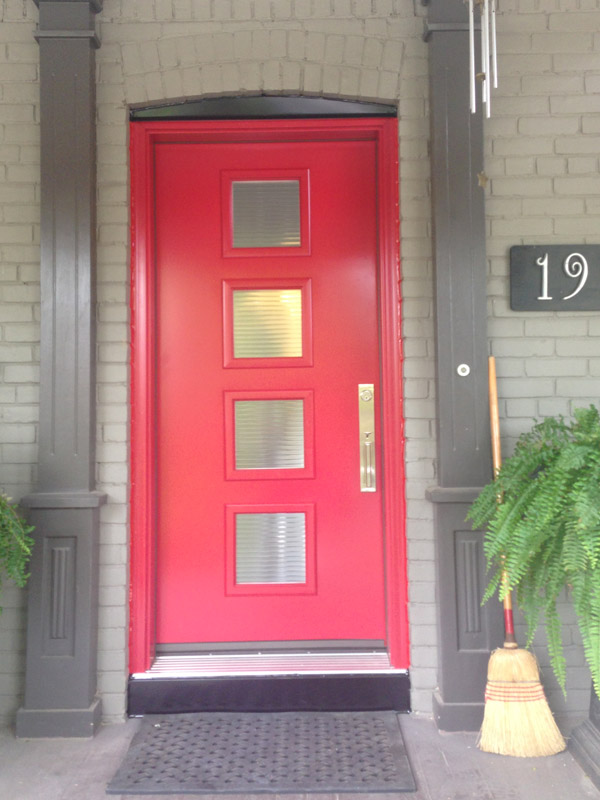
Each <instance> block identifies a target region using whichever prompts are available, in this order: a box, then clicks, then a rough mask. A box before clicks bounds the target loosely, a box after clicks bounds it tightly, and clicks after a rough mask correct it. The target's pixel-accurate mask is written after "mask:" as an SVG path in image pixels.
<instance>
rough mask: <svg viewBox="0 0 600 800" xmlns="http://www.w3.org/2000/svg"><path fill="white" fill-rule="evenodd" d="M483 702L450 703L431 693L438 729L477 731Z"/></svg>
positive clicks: (481, 718)
mask: <svg viewBox="0 0 600 800" xmlns="http://www.w3.org/2000/svg"><path fill="white" fill-rule="evenodd" d="M484 708H485V703H483V702H481V703H467V702H465V703H451V702H448V701H445V700H444V699H443V698H442V696H441V694H440V693H439V692H434V693H433V717H434V719H435V723H436V725H437V727H438V729H439V730H440V731H478V730H480V729H481V723H482V722H483V711H484Z"/></svg>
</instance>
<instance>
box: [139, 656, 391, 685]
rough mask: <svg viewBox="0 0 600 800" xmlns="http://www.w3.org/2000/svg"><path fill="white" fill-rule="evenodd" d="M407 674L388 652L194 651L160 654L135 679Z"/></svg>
mask: <svg viewBox="0 0 600 800" xmlns="http://www.w3.org/2000/svg"><path fill="white" fill-rule="evenodd" d="M394 673H395V674H405V673H406V670H399V669H395V668H394V667H392V666H391V664H390V659H389V656H388V654H387V653H386V652H382V651H377V652H372V653H364V652H362V653H351V652H348V653H194V654H177V655H173V654H169V655H159V656H157V658H156V660H155V661H154V663H153V665H152V667H151V668H150V669H149V670H148V671H147V672H138V673H134V674H133V675H132V676H131V677H132V678H133V679H134V680H152V679H156V678H211V677H219V676H244V675H246V676H253V677H259V676H284V675H360V674H363V675H364V674H369V675H379V674H388V675H389V674H394Z"/></svg>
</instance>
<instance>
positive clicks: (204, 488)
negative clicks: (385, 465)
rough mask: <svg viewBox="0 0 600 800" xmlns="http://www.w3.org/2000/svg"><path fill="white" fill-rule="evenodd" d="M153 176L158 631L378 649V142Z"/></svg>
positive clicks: (244, 157) (323, 145)
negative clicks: (370, 644) (347, 643)
mask: <svg viewBox="0 0 600 800" xmlns="http://www.w3.org/2000/svg"><path fill="white" fill-rule="evenodd" d="M265 138H268V137H265ZM154 170H155V173H154V177H155V194H154V204H155V205H154V236H155V240H154V246H155V264H156V366H155V368H156V491H157V511H156V531H157V533H156V536H157V541H156V581H157V583H156V592H157V594H156V625H157V629H156V641H157V643H158V644H170V643H204V642H232V643H235V642H265V641H270V642H276V641H282V642H284V641H285V642H289V641H312V642H315V641H327V642H331V641H335V640H345V641H353V642H360V641H365V640H368V641H370V642H373V641H377V642H384V641H385V640H386V610H385V574H384V537H383V522H382V502H383V500H382V487H383V474H382V458H381V448H380V445H381V441H382V431H381V423H380V403H381V386H380V345H379V334H378V330H379V325H378V311H377V309H378V220H377V197H376V191H377V153H376V145H375V142H374V141H372V140H368V139H367V140H362V139H360V138H358V139H351V140H342V141H302V140H301V139H300V137H297V139H292V140H290V141H239V142H219V141H218V137H217V139H216V140H215V141H203V142H201V143H194V142H193V141H191V142H185V141H180V142H165V143H158V144H157V145H156V147H155V162H154ZM359 406H360V407H361V412H360V414H359Z"/></svg>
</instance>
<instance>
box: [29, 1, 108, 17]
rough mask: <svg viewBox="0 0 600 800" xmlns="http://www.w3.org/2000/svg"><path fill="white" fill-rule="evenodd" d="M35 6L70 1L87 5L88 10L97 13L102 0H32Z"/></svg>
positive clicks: (100, 7) (100, 8)
mask: <svg viewBox="0 0 600 800" xmlns="http://www.w3.org/2000/svg"><path fill="white" fill-rule="evenodd" d="M33 2H34V3H35V4H36V6H37V7H38V8H39V7H40V6H42V5H44V4H45V3H49V2H51V3H64V4H67V3H71V4H72V5H75V4H77V5H79V6H83V5H87V6H90V10H91V11H93V13H94V14H99V13H100V12H101V11H102V3H103V2H104V0H33Z"/></svg>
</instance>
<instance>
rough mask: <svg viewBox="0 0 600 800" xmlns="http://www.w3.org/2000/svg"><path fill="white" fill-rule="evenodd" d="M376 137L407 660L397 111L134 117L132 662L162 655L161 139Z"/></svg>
mask: <svg viewBox="0 0 600 800" xmlns="http://www.w3.org/2000/svg"><path fill="white" fill-rule="evenodd" d="M298 139H301V140H302V141H311V140H316V139H318V140H323V139H326V140H334V141H339V140H356V139H359V140H372V141H375V142H376V146H377V170H378V174H377V180H378V192H377V198H378V233H379V270H380V298H379V305H380V307H379V314H380V326H381V375H382V385H383V393H382V394H383V405H382V428H383V441H384V447H383V466H384V480H385V492H384V499H383V511H384V519H385V534H384V535H385V543H384V547H385V558H386V564H385V569H386V608H387V631H388V637H387V641H388V652H389V655H390V660H391V663H392V665H393V666H394V667H396V668H400V669H407V668H408V666H409V641H408V613H407V600H408V597H407V595H408V592H407V574H406V570H407V563H406V537H405V520H406V508H405V498H404V419H403V413H402V343H401V330H400V254H399V245H400V239H399V215H398V126H397V122H396V120H395V119H392V118H389V117H388V118H383V117H365V118H358V119H300V120H292V119H288V120H226V121H221V120H211V121H201V122H199V121H182V122H180V121H177V122H175V121H170V122H133V123H131V126H130V159H131V173H132V175H131V301H130V302H131V346H132V359H131V494H130V502H131V563H130V623H129V671H130V673H137V672H145V671H146V670H148V669H149V668H150V666H151V664H152V661H153V659H154V643H155V637H154V620H155V586H154V575H155V558H156V555H155V524H154V520H155V502H156V501H155V480H156V475H155V469H154V454H155V447H156V441H155V438H156V437H155V400H154V386H155V345H156V341H155V314H154V308H155V300H156V286H155V276H154V269H153V265H154V246H153V226H152V219H153V213H154V205H153V195H152V189H153V163H154V155H153V153H154V146H155V145H156V144H157V143H168V142H179V141H187V142H189V141H194V142H198V143H202V142H215V141H219V142H223V141H229V142H248V141H263V142H264V141H297V140H298Z"/></svg>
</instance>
